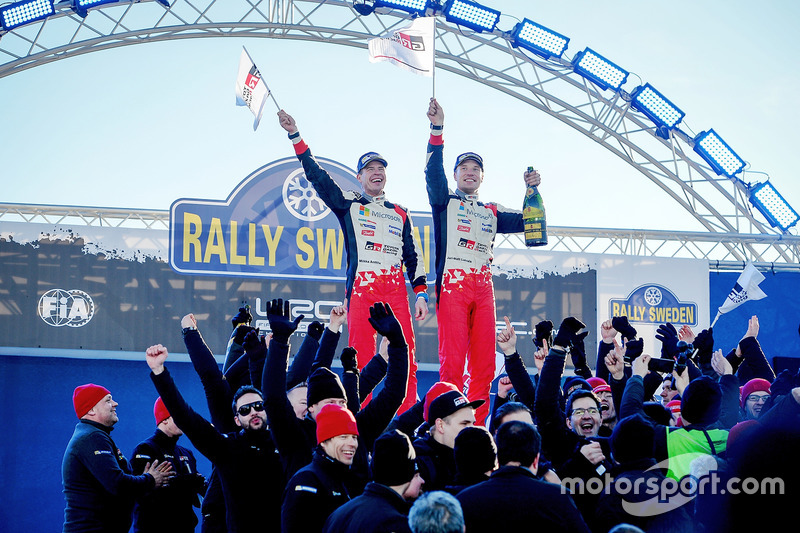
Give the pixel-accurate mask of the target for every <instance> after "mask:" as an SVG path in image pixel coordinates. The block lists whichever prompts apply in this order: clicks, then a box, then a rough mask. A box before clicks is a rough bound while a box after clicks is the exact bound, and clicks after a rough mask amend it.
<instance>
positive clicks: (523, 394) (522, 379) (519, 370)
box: [497, 316, 547, 411]
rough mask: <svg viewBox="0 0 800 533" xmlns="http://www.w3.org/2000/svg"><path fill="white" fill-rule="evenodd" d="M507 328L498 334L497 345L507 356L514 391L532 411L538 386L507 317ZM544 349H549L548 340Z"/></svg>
mask: <svg viewBox="0 0 800 533" xmlns="http://www.w3.org/2000/svg"><path fill="white" fill-rule="evenodd" d="M503 320H505V323H506V327H505V328H504V329H503V330H501V331H500V332H499V333H498V334H497V345H498V346H499V347H500V351H502V352H503V355H504V356H505V365H506V373H508V377H509V378H510V379H511V383H512V384H513V385H514V390H515V391H516V393H517V400H518V401H519V402H521V403H523V404H525V405H527V406H528V408H529V409H531V411H532V410H533V404H534V402H535V401H536V386H535V385H534V384H533V380H532V379H531V376H530V374H528V369H527V368H525V363H524V362H523V361H522V357H521V356H520V355H519V352H517V334H516V332H515V331H514V326H512V325H511V321H510V320H509V319H508V317H507V316H504V317H503ZM543 342H544V346H543V348H542V349H544V350H546V349H547V340H544V341H543Z"/></svg>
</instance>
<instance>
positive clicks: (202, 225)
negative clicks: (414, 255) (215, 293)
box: [170, 157, 432, 281]
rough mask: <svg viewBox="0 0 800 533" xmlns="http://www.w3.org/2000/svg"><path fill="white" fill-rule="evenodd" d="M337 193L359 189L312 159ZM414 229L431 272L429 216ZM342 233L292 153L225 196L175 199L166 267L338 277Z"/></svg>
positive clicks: (340, 170) (347, 173) (342, 270)
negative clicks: (332, 184) (334, 185)
mask: <svg viewBox="0 0 800 533" xmlns="http://www.w3.org/2000/svg"><path fill="white" fill-rule="evenodd" d="M317 161H319V163H320V165H321V166H322V167H323V168H324V169H325V170H326V171H327V172H328V173H329V174H330V175H331V178H333V180H334V181H335V182H336V183H337V184H338V185H339V187H341V188H342V189H343V190H353V191H360V190H361V185H360V184H359V182H358V180H357V179H356V177H355V172H353V171H352V170H351V169H349V168H348V167H346V166H344V165H342V164H340V163H337V162H336V161H332V160H329V159H325V158H321V157H318V158H317ZM414 219H415V220H414V223H415V227H414V233H415V237H416V238H417V239H419V241H420V243H421V244H422V254H423V258H422V259H423V261H424V262H425V268H426V271H427V272H431V268H430V266H431V256H430V253H431V247H432V239H431V218H430V216H427V217H425V216H424V215H422V216H420V215H415V217H414ZM346 262H347V257H346V249H345V238H344V233H343V232H342V230H341V227H340V226H339V222H338V220H337V219H336V216H335V215H334V214H333V213H332V212H331V210H330V209H328V207H327V206H326V205H325V204H324V203H323V202H322V200H321V199H320V198H319V196H317V194H316V191H315V190H314V188H313V186H312V185H311V183H309V182H308V180H306V178H305V174H304V173H303V169H302V167H301V166H300V164H299V163H298V161H297V159H296V158H293V157H292V158H286V159H281V160H278V161H275V162H273V163H270V164H268V165H265V166H264V167H262V168H260V169H258V170H256V171H255V172H253V173H252V174H250V175H249V176H248V177H246V178H245V179H244V180H243V181H242V182H241V183H240V184H239V185H238V186H237V187H236V188H235V189H234V191H233V192H232V193H231V194H230V196H228V198H227V199H226V200H224V201H218V200H197V199H180V200H176V201H175V202H173V204H172V207H171V208H170V265H171V266H172V268H173V269H174V270H175V271H176V272H179V273H181V274H203V275H221V276H257V277H268V278H293V279H317V280H342V281H343V280H344V279H345V275H346V269H347V264H346Z"/></svg>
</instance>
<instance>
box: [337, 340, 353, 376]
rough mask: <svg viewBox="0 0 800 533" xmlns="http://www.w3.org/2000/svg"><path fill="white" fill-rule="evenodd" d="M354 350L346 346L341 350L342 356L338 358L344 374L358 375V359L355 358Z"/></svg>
mask: <svg viewBox="0 0 800 533" xmlns="http://www.w3.org/2000/svg"><path fill="white" fill-rule="evenodd" d="M357 354H358V352H356V349H355V348H353V347H351V346H348V347H347V348H345V349H344V350H342V355H341V356H339V358H340V359H341V360H342V368H343V369H344V371H345V372H355V373H356V374H358V359H357V358H356V355H357Z"/></svg>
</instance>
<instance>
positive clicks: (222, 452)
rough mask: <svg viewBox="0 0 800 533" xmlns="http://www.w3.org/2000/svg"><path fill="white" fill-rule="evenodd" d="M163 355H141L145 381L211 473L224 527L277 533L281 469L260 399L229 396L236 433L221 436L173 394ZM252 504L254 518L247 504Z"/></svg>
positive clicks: (249, 390)
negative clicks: (205, 460) (217, 483)
mask: <svg viewBox="0 0 800 533" xmlns="http://www.w3.org/2000/svg"><path fill="white" fill-rule="evenodd" d="M167 356H168V352H167V349H166V348H165V347H164V346H162V345H160V344H156V345H153V346H151V347H149V348H148V349H147V351H146V359H147V364H148V366H149V367H150V370H151V371H152V372H151V373H150V379H151V380H152V381H153V384H154V385H155V387H156V390H157V391H158V393H159V395H160V396H161V398H162V399H163V400H164V405H165V406H166V407H167V409H168V410H169V412H170V414H171V415H172V416H173V417H174V418H175V423H176V424H177V425H178V427H180V428H181V429H182V430H183V432H184V433H185V434H186V436H187V437H189V440H190V441H192V444H194V446H195V448H197V450H198V451H200V453H202V454H203V455H205V456H206V457H207V458H208V459H209V460H210V461H211V462H212V463H214V465H215V466H216V468H217V471H218V472H219V475H220V480H221V482H222V491H223V494H224V495H225V505H226V513H225V514H226V522H227V524H228V530H229V531H230V532H232V533H245V532H248V533H249V532H252V531H265V530H268V531H277V530H278V529H279V528H280V501H281V495H282V494H283V488H284V485H285V478H284V473H283V465H282V463H281V461H280V457H279V455H278V453H277V451H276V449H275V445H274V444H273V442H272V439H271V437H270V434H269V431H267V416H266V413H265V412H264V398H263V397H262V395H261V392H260V391H259V390H258V389H256V388H255V387H253V386H251V385H245V386H242V387H240V388H239V390H237V391H236V393H235V394H234V399H233V416H234V422H235V423H236V425H237V427H240V428H241V430H240V431H238V432H234V433H222V432H220V431H219V430H217V429H216V428H215V427H214V426H213V425H212V424H211V423H209V422H208V421H207V420H206V419H204V418H203V417H202V416H200V415H199V414H197V413H196V412H195V411H194V410H193V409H192V408H191V407H189V405H188V404H187V403H186V401H185V400H184V399H183V397H182V396H181V394H180V392H178V388H177V387H176V386H175V383H174V381H173V380H172V376H170V374H169V371H168V370H167V368H166V367H165V366H164V362H165V361H166V359H167ZM253 502H258V512H253V507H252V504H253Z"/></svg>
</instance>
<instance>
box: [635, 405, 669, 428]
mask: <svg viewBox="0 0 800 533" xmlns="http://www.w3.org/2000/svg"><path fill="white" fill-rule="evenodd" d="M642 411H643V412H644V416H646V417H647V418H649V419H650V420H652V421H653V422H655V423H656V424H661V425H662V426H668V425H669V421H670V420H672V411H670V410H669V408H668V407H665V406H664V404H662V403H661V402H644V403H643V404H642Z"/></svg>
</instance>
